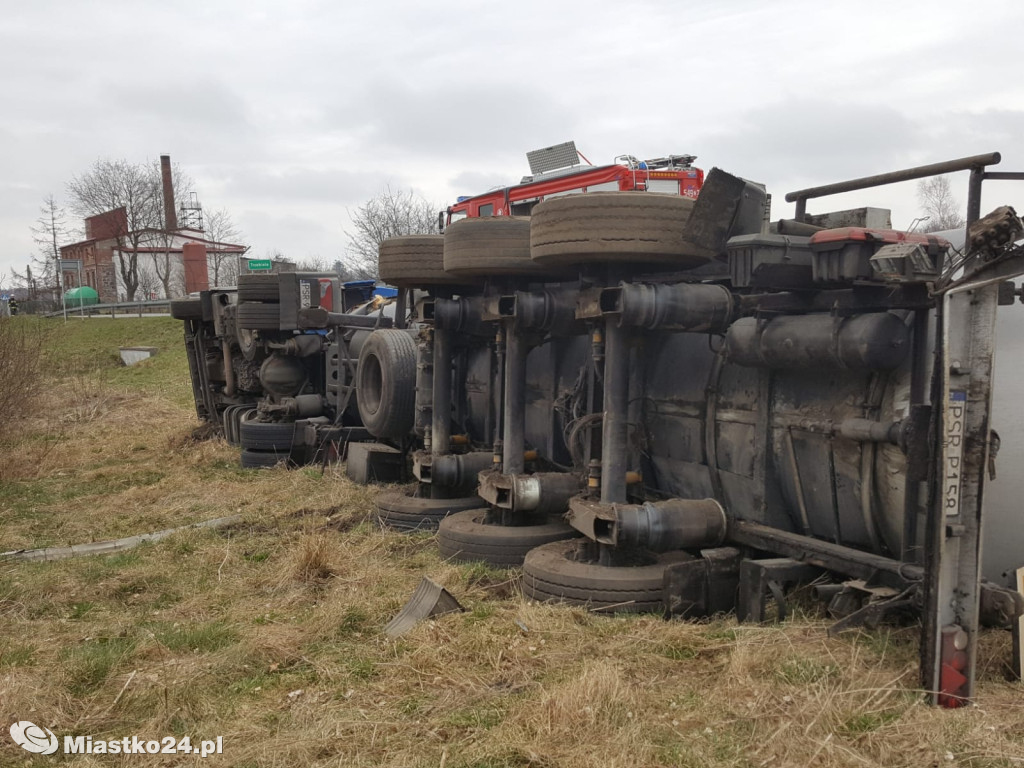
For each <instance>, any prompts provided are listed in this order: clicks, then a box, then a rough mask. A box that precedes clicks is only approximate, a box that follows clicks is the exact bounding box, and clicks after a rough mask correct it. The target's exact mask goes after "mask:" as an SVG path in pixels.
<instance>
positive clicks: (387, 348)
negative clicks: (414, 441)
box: [356, 328, 416, 438]
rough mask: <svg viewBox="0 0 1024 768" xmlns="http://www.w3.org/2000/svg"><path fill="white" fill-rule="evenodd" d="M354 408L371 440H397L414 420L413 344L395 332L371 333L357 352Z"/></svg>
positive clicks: (409, 337) (414, 346) (410, 340)
mask: <svg viewBox="0 0 1024 768" xmlns="http://www.w3.org/2000/svg"><path fill="white" fill-rule="evenodd" d="M356 404H357V406H358V408H359V417H360V418H361V419H362V420H363V426H364V427H366V429H367V430H369V432H370V434H371V435H373V436H374V437H387V438H400V437H404V436H405V435H407V434H409V433H410V432H411V431H412V428H413V423H414V422H415V418H416V342H415V341H414V340H413V337H412V336H410V335H409V333H407V332H406V331H402V330H398V329H395V328H386V329H380V330H376V331H374V332H373V333H371V334H370V335H369V336H368V337H367V339H366V341H365V342H363V347H362V349H361V350H359V363H358V365H357V367H356Z"/></svg>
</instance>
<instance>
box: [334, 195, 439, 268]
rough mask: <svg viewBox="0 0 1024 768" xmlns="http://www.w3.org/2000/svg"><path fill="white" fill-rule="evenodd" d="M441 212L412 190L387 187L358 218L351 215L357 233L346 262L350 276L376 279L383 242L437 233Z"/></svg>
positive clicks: (359, 211)
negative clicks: (390, 239)
mask: <svg viewBox="0 0 1024 768" xmlns="http://www.w3.org/2000/svg"><path fill="white" fill-rule="evenodd" d="M438 210H440V209H439V208H438V207H437V206H436V205H434V204H433V203H430V202H428V201H427V200H425V199H424V198H422V197H420V195H418V194H416V193H415V192H413V191H412V190H398V191H395V190H392V189H391V187H385V188H384V190H383V191H382V192H381V193H380V194H379V195H377V197H374V198H372V199H371V200H368V201H367V202H366V203H365V204H363V205H362V206H360V207H359V208H358V209H357V210H356V212H355V214H350V215H351V217H352V225H353V227H355V232H354V233H350V234H349V235H348V249H347V252H346V254H345V256H344V258H343V261H344V266H345V267H346V272H347V273H348V276H350V277H352V278H356V279H359V278H371V277H376V275H377V249H378V248H379V247H380V244H381V242H383V241H384V240H387V239H388V238H390V237H400V236H402V235H426V234H431V233H434V232H437V212H438Z"/></svg>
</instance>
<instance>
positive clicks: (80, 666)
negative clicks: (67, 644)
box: [63, 637, 135, 696]
mask: <svg viewBox="0 0 1024 768" xmlns="http://www.w3.org/2000/svg"><path fill="white" fill-rule="evenodd" d="M134 650H135V642H134V640H132V639H131V638H127V637H111V638H98V639H95V640H87V641H86V642H84V643H82V644H81V645H80V646H78V647H73V648H70V649H68V650H66V651H65V652H64V654H63V655H64V665H63V669H64V675H65V684H66V685H67V688H68V691H69V692H70V693H72V694H73V695H75V696H85V695H88V694H90V693H92V692H93V691H95V690H96V689H97V688H99V687H100V686H102V685H103V683H104V682H106V680H107V677H108V676H110V674H111V673H113V672H114V670H115V669H117V667H118V666H119V665H120V664H121V663H122V662H124V661H125V660H126V659H127V658H128V657H129V656H130V655H131V654H132V652H133V651H134Z"/></svg>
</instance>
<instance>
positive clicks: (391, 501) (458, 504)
mask: <svg viewBox="0 0 1024 768" xmlns="http://www.w3.org/2000/svg"><path fill="white" fill-rule="evenodd" d="M483 503H484V501H483V499H481V498H480V497H479V496H465V497H463V498H459V499H429V498H419V497H418V496H413V495H412V493H411V491H410V490H405V491H393V492H391V493H382V494H381V495H380V496H378V497H377V522H379V523H380V526H381V527H382V528H396V529H398V530H400V531H432V530H435V529H436V528H437V526H438V525H439V524H440V522H441V521H442V520H443V519H444V518H446V517H447V516H448V515H450V514H453V513H455V512H464V511H466V510H467V509H479V508H480V507H481V506H482V505H483Z"/></svg>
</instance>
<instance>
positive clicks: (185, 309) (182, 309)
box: [171, 298, 203, 320]
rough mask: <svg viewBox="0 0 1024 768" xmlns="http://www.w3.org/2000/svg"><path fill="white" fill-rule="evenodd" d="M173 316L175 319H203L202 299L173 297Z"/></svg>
mask: <svg viewBox="0 0 1024 768" xmlns="http://www.w3.org/2000/svg"><path fill="white" fill-rule="evenodd" d="M171 317H173V318H174V319H175V320H202V319H203V302H202V300H201V299H191V298H190V299H171Z"/></svg>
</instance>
